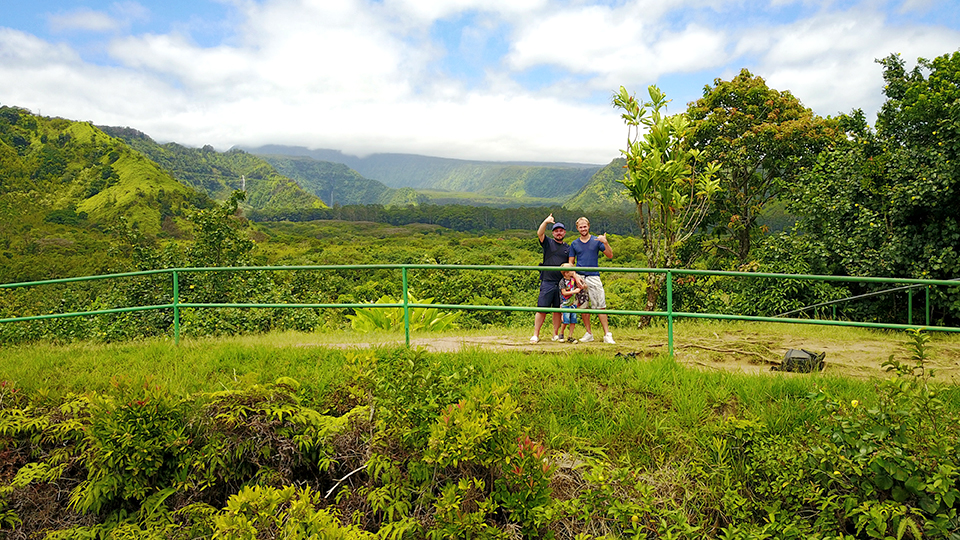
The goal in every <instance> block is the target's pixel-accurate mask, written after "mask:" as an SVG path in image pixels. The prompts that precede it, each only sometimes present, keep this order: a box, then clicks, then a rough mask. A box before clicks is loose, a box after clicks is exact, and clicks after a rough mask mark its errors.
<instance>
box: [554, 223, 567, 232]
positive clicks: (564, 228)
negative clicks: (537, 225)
mask: <svg viewBox="0 0 960 540" xmlns="http://www.w3.org/2000/svg"><path fill="white" fill-rule="evenodd" d="M554 229H563V230H567V228H566V227H564V226H563V223H554V224H553V227H551V228H550V230H551V231H552V230H554Z"/></svg>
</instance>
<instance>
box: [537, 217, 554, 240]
mask: <svg viewBox="0 0 960 540" xmlns="http://www.w3.org/2000/svg"><path fill="white" fill-rule="evenodd" d="M552 223H554V219H553V213H551V214H550V215H549V216H547V217H546V219H544V220H543V223H541V224H540V228H539V229H537V238H538V239H539V240H540V242H541V243H542V242H543V239H544V237H545V236H547V225H550V224H552Z"/></svg>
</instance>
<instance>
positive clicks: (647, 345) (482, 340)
mask: <svg viewBox="0 0 960 540" xmlns="http://www.w3.org/2000/svg"><path fill="white" fill-rule="evenodd" d="M616 339H617V343H616V344H615V345H610V344H606V343H600V342H592V343H555V342H551V341H549V338H548V339H547V340H542V341H540V343H536V344H531V343H530V342H529V341H528V338H518V337H517V336H516V335H482V336H461V337H457V336H441V337H426V338H416V339H412V340H411V342H410V344H411V346H413V347H417V348H422V349H425V350H428V351H432V352H457V351H460V350H464V349H476V348H478V349H482V350H489V351H520V352H524V353H527V354H550V355H556V354H564V353H568V354H573V353H583V352H589V353H590V354H604V353H609V354H611V355H617V354H620V355H622V356H624V357H625V358H626V359H628V360H634V361H642V360H643V359H645V358H653V357H656V356H658V355H660V354H663V353H665V352H666V350H667V343H666V339H665V338H664V336H663V335H659V336H654V335H649V336H648V335H646V334H641V335H639V336H631V335H618V336H617V337H616ZM398 344H399V343H398ZM342 346H343V347H362V346H366V344H352V345H350V344H344V345H342ZM788 349H806V350H808V351H816V352H824V353H826V357H825V361H826V367H825V368H824V373H825V374H833V375H843V376H849V377H859V378H871V377H876V378H882V377H885V376H886V374H885V373H884V372H883V368H882V367H881V364H882V363H883V362H884V361H886V360H887V359H888V358H889V357H890V355H894V358H896V359H898V360H900V361H901V362H909V359H910V351H909V350H908V348H907V339H906V336H905V335H900V336H897V337H891V336H890V335H885V334H882V333H877V334H871V333H869V332H865V333H863V334H861V335H858V337H857V340H856V342H855V343H851V342H850V341H849V340H847V339H845V340H841V339H831V338H829V337H816V338H811V337H809V336H803V335H798V334H795V333H792V332H790V330H789V328H784V331H783V332H777V333H775V334H772V333H760V332H750V331H745V330H733V331H718V332H714V333H712V335H707V336H696V337H679V336H675V338H674V357H675V358H676V359H677V361H679V362H681V363H683V364H685V365H688V366H691V367H694V368H697V369H703V370H725V371H734V372H743V373H752V374H772V375H777V374H779V372H776V371H771V369H770V368H771V367H773V366H776V365H779V363H780V360H782V359H783V356H784V354H785V353H786V352H787V350H788ZM928 354H929V357H930V361H929V362H928V365H927V367H928V368H932V369H934V370H935V373H936V375H935V379H936V380H937V381H941V382H952V383H954V384H957V383H960V340H957V339H955V338H952V337H950V336H947V337H942V336H934V337H933V338H932V339H931V342H930V344H929V346H928ZM627 355H629V356H627Z"/></svg>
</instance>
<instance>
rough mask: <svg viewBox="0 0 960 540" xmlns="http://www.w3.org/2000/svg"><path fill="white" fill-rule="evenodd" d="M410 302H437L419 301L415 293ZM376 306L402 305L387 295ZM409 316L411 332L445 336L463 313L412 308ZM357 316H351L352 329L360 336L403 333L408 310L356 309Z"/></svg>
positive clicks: (410, 293) (397, 308)
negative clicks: (387, 332)
mask: <svg viewBox="0 0 960 540" xmlns="http://www.w3.org/2000/svg"><path fill="white" fill-rule="evenodd" d="M407 298H408V301H409V303H411V304H432V303H433V298H424V299H420V300H418V299H417V298H416V297H415V296H414V295H413V293H412V292H410V291H408V292H407ZM375 303H376V304H399V303H402V301H401V300H400V299H395V298H393V297H392V296H389V295H384V296H382V297H380V299H379V300H377V301H376V302H375ZM406 311H407V313H408V314H409V315H408V316H409V319H408V320H409V328H410V331H417V332H441V331H443V330H449V329H451V328H456V327H457V325H456V320H457V317H458V316H459V313H449V312H442V311H440V310H438V309H436V308H429V307H411V308H407V310H406ZM355 312H356V314H354V315H347V318H348V319H350V325H351V326H352V327H353V329H354V330H356V331H358V332H374V331H376V330H387V331H390V330H399V329H401V328H404V327H405V324H404V320H405V318H406V317H405V315H404V308H402V307H391V308H356V310H355Z"/></svg>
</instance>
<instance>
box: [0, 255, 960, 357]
mask: <svg viewBox="0 0 960 540" xmlns="http://www.w3.org/2000/svg"><path fill="white" fill-rule="evenodd" d="M378 269H393V270H400V272H401V279H402V287H403V295H402V298H401V301H400V302H397V303H390V304H371V303H204V302H182V301H181V300H180V276H182V275H183V274H187V273H210V272H214V273H219V272H227V273H229V272H251V271H332V270H378ZM410 270H488V271H537V272H539V271H541V270H544V267H542V266H493V265H453V264H374V265H370V264H365V265H322V266H243V267H209V268H167V269H162V270H148V271H142V272H126V273H118V274H105V275H99V276H85V277H75V278H63V279H52V280H45V281H32V282H21V283H7V284H0V289H14V288H23V287H35V286H44V285H51V284H57V283H73V282H83V281H92V280H104V279H119V278H125V277H137V276H149V275H158V274H169V275H170V276H171V280H172V301H171V302H169V303H165V304H155V305H147V306H128V307H119V308H112V309H99V310H91V311H79V312H70V313H49V314H44V315H31V316H24V317H8V318H2V319H0V323H8V322H18V321H31V320H41V319H56V318H66V317H86V316H92V315H105V314H111V313H130V312H137V311H150V310H163V309H169V310H172V312H173V337H174V342H175V343H179V342H180V310H181V309H184V308H197V309H202V308H316V309H327V308H341V309H342V308H348V309H355V308H367V309H369V308H376V309H379V308H402V309H403V317H404V333H405V336H406V344H407V346H409V345H410V309H411V308H437V309H448V310H487V311H508V312H541V313H542V312H570V311H572V312H576V313H590V314H601V313H605V314H608V315H640V316H650V317H664V318H666V322H667V349H668V352H669V354H670V355H671V356H673V352H674V346H673V324H674V321H675V320H676V319H677V318H695V319H717V320H740V321H759V322H776V323H793V324H816V325H828V326H854V327H865V328H885V329H913V328H918V326H917V325H914V324H913V288H914V287H918V286H922V287H926V307H925V312H926V320H925V322H926V324H924V325H923V328H925V329H927V330H932V331H943V332H960V328H956V327H947V326H931V325H930V287H931V286H947V287H960V283H958V282H957V281H954V280H920V279H905V278H882V277H851V276H818V275H805V274H772V273H753V272H730V271H719V270H688V269H662V268H618V267H606V268H581V269H578V270H597V271H599V272H615V273H637V274H650V273H662V274H665V278H666V279H665V293H666V310H665V311H642V310H630V309H603V310H597V309H569V308H540V307H535V306H477V305H466V304H422V303H412V302H410V298H409V290H408V289H409V285H408V273H409V271H410ZM682 275H687V276H729V277H737V278H747V279H750V278H772V279H796V280H814V281H836V282H857V283H888V284H897V285H902V286H905V287H901V288H908V289H909V291H908V295H909V296H908V298H909V300H908V324H894V323H871V322H858V321H841V320H831V319H797V318H785V317H782V316H776V317H759V316H748V315H727V314H717V313H692V312H680V311H674V310H673V282H674V278H675V277H676V276H682ZM891 290H897V289H891Z"/></svg>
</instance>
